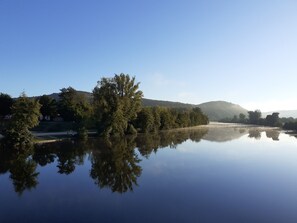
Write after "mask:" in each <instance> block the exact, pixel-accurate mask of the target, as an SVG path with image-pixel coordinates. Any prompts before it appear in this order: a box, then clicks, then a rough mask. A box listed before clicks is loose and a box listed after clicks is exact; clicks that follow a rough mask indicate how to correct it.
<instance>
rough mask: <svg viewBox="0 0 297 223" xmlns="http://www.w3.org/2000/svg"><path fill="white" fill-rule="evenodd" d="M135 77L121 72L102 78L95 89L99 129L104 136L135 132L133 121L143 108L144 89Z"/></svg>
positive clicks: (95, 105) (96, 115)
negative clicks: (141, 89)
mask: <svg viewBox="0 0 297 223" xmlns="http://www.w3.org/2000/svg"><path fill="white" fill-rule="evenodd" d="M138 88H139V83H135V77H133V78H130V76H129V75H125V74H120V75H115V76H114V77H113V78H102V79H101V80H100V81H98V85H97V86H96V87H95V88H94V90H93V96H94V109H95V118H96V121H97V124H98V131H99V133H102V134H103V135H104V136H109V135H124V134H126V133H133V132H135V128H134V126H133V121H134V120H135V119H136V118H137V113H138V112H139V111H140V110H141V98H142V96H143V94H142V91H140V90H138Z"/></svg>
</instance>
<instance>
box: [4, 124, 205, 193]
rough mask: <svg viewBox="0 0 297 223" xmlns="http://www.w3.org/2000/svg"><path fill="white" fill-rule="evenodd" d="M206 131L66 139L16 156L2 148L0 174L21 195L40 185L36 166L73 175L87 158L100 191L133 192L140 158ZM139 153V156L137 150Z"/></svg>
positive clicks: (201, 135) (198, 136)
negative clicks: (53, 165) (48, 167)
mask: <svg viewBox="0 0 297 223" xmlns="http://www.w3.org/2000/svg"><path fill="white" fill-rule="evenodd" d="M207 131H208V130H207V128H201V129H187V130H181V129H177V130H170V131H161V132H160V133H158V134H157V133H153V134H149V133H147V134H139V135H138V136H135V135H131V136H125V137H115V136H112V137H110V138H108V139H104V138H94V139H92V140H91V139H90V140H87V141H73V140H63V141H60V142H56V143H48V144H36V145H34V146H31V148H30V150H26V151H23V153H19V154H16V153H14V152H12V151H11V150H10V149H3V146H6V145H3V144H2V145H0V147H2V149H0V175H2V174H6V173H9V177H10V179H11V181H12V185H13V187H14V189H15V192H16V193H18V194H19V195H22V193H23V192H24V191H25V190H31V189H34V188H35V187H36V186H37V185H38V177H39V175H40V173H39V172H37V167H38V166H40V168H43V167H46V166H47V165H50V164H55V166H56V172H57V174H63V175H70V174H72V173H74V172H75V170H76V167H77V166H80V165H83V164H84V160H85V159H86V158H87V157H88V159H89V160H90V162H91V169H90V177H91V178H92V179H93V180H94V183H95V184H96V185H97V186H98V187H99V188H109V189H110V190H111V191H113V192H117V193H124V192H128V191H132V190H133V188H134V187H135V186H137V179H138V178H139V177H140V175H141V173H142V168H141V166H140V162H141V157H139V156H140V155H141V156H142V157H143V158H146V159H147V158H149V156H150V154H151V153H157V151H158V150H159V149H162V148H172V149H175V148H176V147H177V145H179V144H181V143H183V142H185V141H186V140H189V139H190V140H192V141H194V142H199V141H200V140H201V138H202V137H203V136H205V134H207ZM136 149H137V150H138V151H139V153H137V150H136Z"/></svg>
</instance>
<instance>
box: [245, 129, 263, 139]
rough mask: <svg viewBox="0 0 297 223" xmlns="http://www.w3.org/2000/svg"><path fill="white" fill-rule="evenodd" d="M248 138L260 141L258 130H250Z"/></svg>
mask: <svg viewBox="0 0 297 223" xmlns="http://www.w3.org/2000/svg"><path fill="white" fill-rule="evenodd" d="M248 137H249V138H255V139H257V140H259V139H261V131H260V130H258V129H250V130H249V135H248Z"/></svg>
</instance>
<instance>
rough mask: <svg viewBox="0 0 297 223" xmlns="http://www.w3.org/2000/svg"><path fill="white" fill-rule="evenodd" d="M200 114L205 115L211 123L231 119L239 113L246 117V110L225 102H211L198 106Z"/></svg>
mask: <svg viewBox="0 0 297 223" xmlns="http://www.w3.org/2000/svg"><path fill="white" fill-rule="evenodd" d="M197 106H198V107H199V108H201V110H202V112H203V113H204V114H206V115H207V116H208V118H209V120H211V121H218V120H221V119H224V118H233V117H234V115H237V117H238V116H239V114H240V113H242V114H244V115H246V116H247V110H246V109H244V108H243V107H241V106H239V105H236V104H232V103H230V102H226V101H211V102H206V103H203V104H200V105H197Z"/></svg>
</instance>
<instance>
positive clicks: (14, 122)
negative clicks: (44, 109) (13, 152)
mask: <svg viewBox="0 0 297 223" xmlns="http://www.w3.org/2000/svg"><path fill="white" fill-rule="evenodd" d="M11 111H12V119H11V121H10V123H9V126H8V129H7V131H6V140H7V142H8V143H9V144H10V145H12V146H13V147H14V148H18V149H24V148H26V145H28V144H31V140H32V135H31V133H30V131H29V129H31V128H33V127H35V126H37V125H38V124H39V116H40V104H39V102H38V101H36V100H33V99H29V98H28V97H27V96H26V95H25V94H24V93H23V94H21V96H20V97H19V98H18V99H17V100H16V101H15V102H14V104H13V106H12V109H11Z"/></svg>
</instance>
